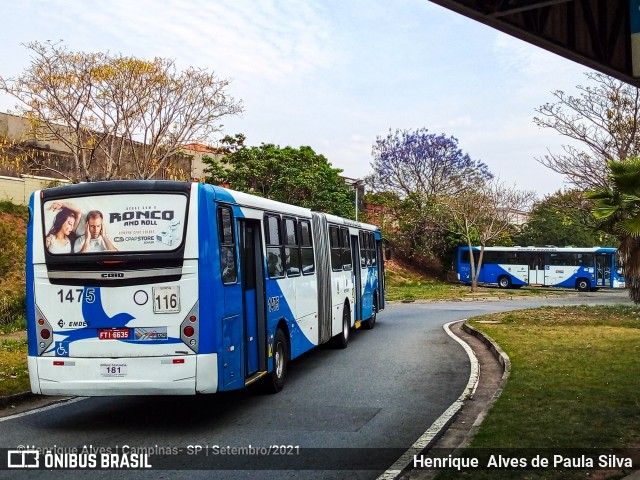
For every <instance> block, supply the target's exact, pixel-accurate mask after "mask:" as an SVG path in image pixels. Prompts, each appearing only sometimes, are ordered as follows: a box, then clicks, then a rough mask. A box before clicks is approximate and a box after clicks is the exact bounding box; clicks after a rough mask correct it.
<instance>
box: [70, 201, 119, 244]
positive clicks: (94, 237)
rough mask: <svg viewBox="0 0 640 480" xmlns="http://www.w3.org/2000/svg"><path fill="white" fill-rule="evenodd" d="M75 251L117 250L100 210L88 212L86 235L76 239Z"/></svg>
mask: <svg viewBox="0 0 640 480" xmlns="http://www.w3.org/2000/svg"><path fill="white" fill-rule="evenodd" d="M74 251H76V252H78V253H95V252H105V251H109V252H117V251H118V249H117V248H116V247H115V246H114V245H113V243H111V240H110V239H109V236H108V235H107V233H106V231H105V228H104V217H103V216H102V212H101V211H100V210H91V211H90V212H89V213H87V221H86V228H85V232H84V235H82V236H80V237H78V239H77V240H76V244H75V248H74Z"/></svg>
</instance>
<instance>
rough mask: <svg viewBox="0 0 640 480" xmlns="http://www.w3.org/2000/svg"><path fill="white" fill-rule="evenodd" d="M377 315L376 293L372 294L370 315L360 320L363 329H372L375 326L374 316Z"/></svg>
mask: <svg viewBox="0 0 640 480" xmlns="http://www.w3.org/2000/svg"><path fill="white" fill-rule="evenodd" d="M377 317H378V295H377V294H376V295H374V296H373V306H372V308H371V317H370V318H368V319H367V320H365V321H364V322H362V326H363V327H364V328H365V330H372V329H373V327H375V326H376V318H377Z"/></svg>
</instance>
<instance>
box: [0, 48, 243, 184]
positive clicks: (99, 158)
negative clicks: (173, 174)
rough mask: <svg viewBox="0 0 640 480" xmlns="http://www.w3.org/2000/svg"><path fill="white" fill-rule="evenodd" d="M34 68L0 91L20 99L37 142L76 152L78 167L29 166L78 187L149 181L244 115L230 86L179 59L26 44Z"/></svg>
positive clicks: (33, 160) (36, 161)
mask: <svg viewBox="0 0 640 480" xmlns="http://www.w3.org/2000/svg"><path fill="white" fill-rule="evenodd" d="M26 48H27V49H28V50H29V51H30V53H31V57H32V60H31V64H30V65H29V67H27V68H26V69H25V70H24V71H23V73H22V74H21V75H20V76H18V77H17V78H4V77H0V90H2V91H4V92H7V93H8V94H10V95H12V96H13V97H14V98H16V99H17V100H18V101H19V104H18V105H17V106H16V108H17V112H18V113H19V114H21V115H23V116H25V117H26V118H27V119H29V121H30V123H31V125H32V128H33V130H34V132H35V134H36V136H37V138H38V139H39V140H44V141H54V142H59V143H61V144H62V145H63V148H64V149H65V150H68V151H69V152H71V156H72V159H73V165H72V168H68V169H56V167H54V166H51V165H49V164H47V163H46V162H44V161H43V160H42V159H41V158H38V157H36V156H29V157H28V158H27V159H26V160H25V161H24V166H25V167H26V168H29V169H40V170H42V169H49V170H52V171H56V172H57V173H58V174H59V175H62V176H64V177H66V178H68V179H70V180H73V181H76V182H77V181H81V180H85V181H91V180H97V179H101V180H102V179H104V180H108V179H117V178H122V177H124V176H128V177H133V178H138V179H147V178H153V177H154V175H156V174H157V173H158V171H159V170H160V169H162V168H165V167H166V166H167V164H168V163H169V162H170V161H171V159H173V158H175V157H176V156H177V155H179V154H180V153H181V149H182V146H183V145H185V144H187V143H212V142H213V141H214V135H216V134H217V133H218V132H220V131H221V128H222V126H221V125H220V124H219V123H218V122H219V121H220V119H221V118H222V117H224V116H226V115H233V114H237V113H240V112H241V111H242V106H241V104H239V103H236V102H235V101H234V99H233V98H232V97H230V96H229V95H228V93H227V91H226V90H227V87H228V85H229V80H226V79H220V78H218V77H217V76H216V75H215V74H214V73H212V72H208V71H206V70H202V69H196V68H193V67H189V68H187V69H186V70H183V71H178V69H177V67H176V65H175V61H174V60H171V59H163V58H155V59H153V60H151V61H147V60H141V59H137V58H135V57H126V56H123V55H122V54H109V53H84V52H71V51H68V50H67V48H66V47H65V46H64V45H61V44H54V43H50V42H48V43H39V42H32V43H29V44H26Z"/></svg>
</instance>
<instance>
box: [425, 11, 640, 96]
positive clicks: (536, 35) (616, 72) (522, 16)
mask: <svg viewBox="0 0 640 480" xmlns="http://www.w3.org/2000/svg"><path fill="white" fill-rule="evenodd" d="M430 1H432V2H433V3H436V4H438V5H441V6H443V7H445V8H448V9H450V10H453V11H455V12H458V13H460V14H462V15H465V16H467V17H469V18H472V19H474V20H477V21H479V22H482V23H484V24H486V25H489V26H491V27H493V28H496V29H498V30H500V31H502V32H505V33H507V34H509V35H512V36H514V37H517V38H519V39H521V40H524V41H526V42H529V43H531V44H533V45H537V46H539V47H542V48H544V49H546V50H549V51H551V52H554V53H557V54H558V55H561V56H563V57H565V58H568V59H570V60H574V61H576V62H578V63H581V64H583V65H586V66H587V67H590V68H593V69H594V70H598V71H600V72H603V73H606V74H607V75H610V76H612V77H616V78H618V79H620V80H622V81H625V82H628V83H630V84H632V85H635V86H636V87H640V78H638V77H639V76H640V73H639V72H640V59H639V61H638V62H637V66H636V69H637V71H636V77H634V75H633V73H634V72H633V70H634V66H633V63H634V62H633V55H632V53H633V52H632V50H633V48H632V38H631V35H632V33H637V32H638V29H636V28H635V25H636V24H632V21H636V22H637V19H636V18H635V16H636V10H637V8H638V3H639V2H638V1H637V0H430ZM630 2H631V3H632V5H630ZM631 6H633V8H635V9H636V10H634V12H633V13H632V12H631ZM632 15H633V16H634V18H631V17H632ZM632 30H633V31H632Z"/></svg>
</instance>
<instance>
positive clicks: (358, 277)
mask: <svg viewBox="0 0 640 480" xmlns="http://www.w3.org/2000/svg"><path fill="white" fill-rule="evenodd" d="M351 262H352V265H353V269H352V270H351V272H352V274H353V275H354V277H355V278H354V279H353V288H355V290H356V296H355V301H356V304H355V312H353V313H354V314H355V319H356V320H362V269H361V268H360V246H359V244H358V235H351Z"/></svg>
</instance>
